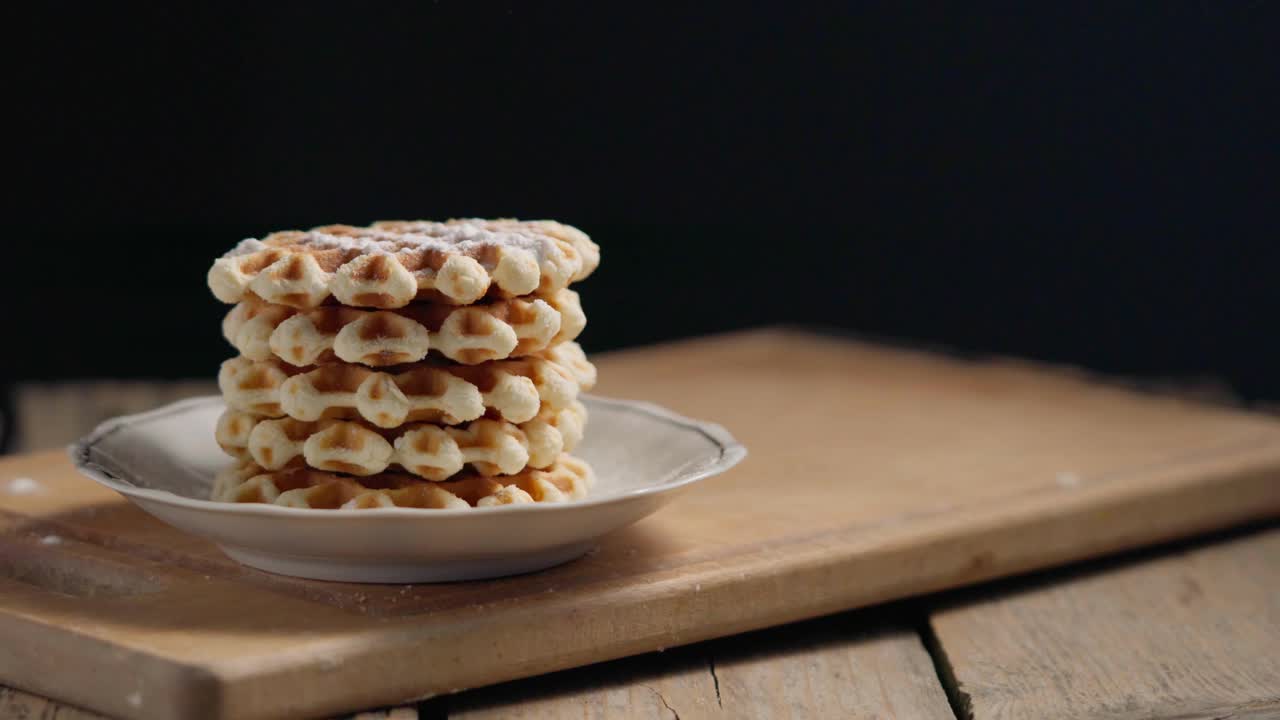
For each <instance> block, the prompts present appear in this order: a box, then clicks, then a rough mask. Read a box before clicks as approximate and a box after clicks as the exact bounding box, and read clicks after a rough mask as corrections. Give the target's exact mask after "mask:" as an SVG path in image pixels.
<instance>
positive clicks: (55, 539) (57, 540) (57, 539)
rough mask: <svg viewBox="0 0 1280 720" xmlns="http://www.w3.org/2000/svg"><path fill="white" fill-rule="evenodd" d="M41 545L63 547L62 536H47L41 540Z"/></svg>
mask: <svg viewBox="0 0 1280 720" xmlns="http://www.w3.org/2000/svg"><path fill="white" fill-rule="evenodd" d="M40 544H41V545H61V544H62V536H60V535H45V536H44V537H42V538H40Z"/></svg>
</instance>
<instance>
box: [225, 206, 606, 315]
mask: <svg viewBox="0 0 1280 720" xmlns="http://www.w3.org/2000/svg"><path fill="white" fill-rule="evenodd" d="M599 261H600V249H599V248H598V247H597V246H596V245H595V243H593V242H591V239H590V238H588V237H587V236H586V234H584V233H582V232H581V231H580V230H577V229H576V228H573V227H570V226H568V225H561V224H560V223H556V222H552V221H547V220H543V221H524V222H521V221H516V220H477V219H466V220H450V221H448V222H443V223H441V222H430V221H411V222H406V221H384V222H379V223H375V224H374V225H372V226H370V227H353V226H350V225H327V226H324V227H318V228H315V229H313V230H310V231H306V232H304V231H299V230H289V231H285V232H277V233H272V234H271V235H268V236H266V237H265V238H263V239H261V240H256V239H249V240H245V241H243V242H241V243H240V244H239V245H238V246H236V247H235V248H234V249H232V250H231V251H230V252H228V253H227V254H226V255H224V256H223V257H221V258H219V259H218V260H217V261H215V262H214V264H213V267H212V268H210V270H209V275H208V283H209V288H210V289H211V290H212V291H213V294H214V295H215V296H217V298H218V299H219V300H221V301H223V302H226V303H238V302H240V301H242V300H244V299H245V298H246V296H248V295H254V296H257V297H259V298H262V299H264V300H266V301H268V302H271V303H275V304H277V305H287V306H290V307H295V308H304V309H305V308H313V307H317V306H319V305H321V304H322V303H324V301H325V300H326V299H328V298H329V297H330V296H332V297H334V298H335V299H337V301H338V302H339V303H341V304H343V305H348V306H352V307H374V308H398V307H404V306H405V305H408V304H409V303H410V302H412V301H414V300H415V299H416V300H428V301H435V302H444V303H449V304H454V305H469V304H471V303H474V302H476V301H478V300H480V299H481V298H484V297H516V296H520V295H527V294H530V293H533V292H538V293H540V294H543V295H547V294H551V293H554V292H556V291H558V290H561V289H563V288H565V287H567V286H568V285H569V283H571V282H573V281H575V280H581V279H583V278H585V277H587V276H588V275H590V274H591V272H592V271H594V270H595V268H596V265H597V264H598V263H599Z"/></svg>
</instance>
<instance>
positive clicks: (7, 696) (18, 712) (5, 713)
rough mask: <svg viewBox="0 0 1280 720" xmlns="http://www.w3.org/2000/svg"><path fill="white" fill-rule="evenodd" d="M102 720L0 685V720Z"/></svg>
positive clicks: (89, 713) (81, 711) (82, 711)
mask: <svg viewBox="0 0 1280 720" xmlns="http://www.w3.org/2000/svg"><path fill="white" fill-rule="evenodd" d="M36 718H39V720H104V716H102V715H99V714H97V713H92V712H89V711H88V710H81V709H80V708H77V707H72V706H70V705H63V704H62V703H60V702H55V701H53V700H48V699H46V698H42V697H40V696H39V695H32V694H31V693H28V692H23V691H21V690H17V689H14V688H8V687H4V686H3V685H0V720H35V719H36Z"/></svg>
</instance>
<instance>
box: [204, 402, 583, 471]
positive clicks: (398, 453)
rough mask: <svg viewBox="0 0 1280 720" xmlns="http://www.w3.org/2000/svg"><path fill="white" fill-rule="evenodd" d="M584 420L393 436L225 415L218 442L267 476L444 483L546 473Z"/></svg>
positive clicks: (415, 428)
mask: <svg viewBox="0 0 1280 720" xmlns="http://www.w3.org/2000/svg"><path fill="white" fill-rule="evenodd" d="M586 420H587V410H586V408H585V407H583V406H582V404H581V403H576V402H575V403H573V404H572V405H570V406H569V407H567V408H565V409H563V410H559V411H552V410H547V411H544V412H542V413H539V415H538V417H536V418H534V419H533V420H530V421H529V422H526V423H522V424H520V425H513V424H511V423H507V422H502V421H500V420H488V419H484V420H475V421H473V422H470V423H467V424H466V425H462V426H458V427H443V428H442V427H439V426H436V425H429V424H410V425H405V426H403V427H399V428H396V429H394V430H386V429H379V428H376V427H373V426H371V425H368V424H367V423H362V422H352V421H344V420H334V419H325V420H318V421H315V422H306V421H304V420H294V419H293V418H263V417H260V416H257V415H251V414H249V413H244V412H240V411H238V410H228V411H226V412H225V413H223V415H222V417H221V418H220V419H219V421H218V426H217V431H216V437H217V440H218V444H219V445H221V446H222V449H223V450H224V451H226V452H227V454H229V455H231V456H233V457H235V458H238V459H240V460H244V461H250V460H252V461H253V462H255V463H256V464H258V465H260V466H262V467H263V468H266V469H267V470H280V469H284V468H287V467H293V466H299V465H302V464H304V463H305V464H306V465H307V466H309V467H311V468H313V469H316V470H328V471H332V472H340V473H347V474H350V475H361V476H365V475H375V474H377V473H381V472H383V471H385V470H387V469H388V468H390V467H392V466H395V467H396V468H399V469H401V470H403V471H406V472H409V473H412V474H414V475H418V476H421V477H424V478H426V479H428V480H446V479H448V478H449V477H450V476H452V475H455V474H457V473H458V472H460V471H461V470H462V469H463V467H464V466H470V467H471V469H473V470H474V471H475V472H477V473H479V474H481V475H485V476H490V475H499V474H502V475H511V474H514V473H518V472H520V471H521V470H524V469H525V468H526V467H532V468H545V467H548V466H550V465H551V464H552V463H553V462H555V460H556V458H557V457H558V456H559V455H560V453H562V452H571V451H572V450H573V449H574V448H575V447H577V445H578V443H579V442H580V441H581V440H582V431H583V428H584V426H585V425H586Z"/></svg>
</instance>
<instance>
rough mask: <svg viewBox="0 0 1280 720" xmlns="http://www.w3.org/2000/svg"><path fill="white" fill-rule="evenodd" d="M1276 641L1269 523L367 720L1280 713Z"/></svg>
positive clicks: (26, 708) (51, 433) (8, 698)
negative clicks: (426, 719)
mask: <svg viewBox="0 0 1280 720" xmlns="http://www.w3.org/2000/svg"><path fill="white" fill-rule="evenodd" d="M133 387H134V386H129V387H128V388H126V389H125V390H124V391H123V392H122V391H120V390H119V389H118V388H117V389H115V390H107V391H104V392H101V393H99V394H97V395H93V394H87V393H86V392H85V388H77V389H76V390H75V391H74V392H70V393H66V392H61V394H60V391H57V390H56V389H54V390H49V389H37V390H35V391H31V392H28V393H26V394H25V395H24V394H22V393H20V395H19V404H18V405H19V407H20V408H27V411H26V412H28V413H38V412H39V411H40V409H41V408H55V409H57V412H56V418H57V419H54V418H53V417H45V418H41V417H39V416H36V417H30V416H28V417H25V418H22V419H21V421H22V422H23V424H25V425H27V426H32V425H33V424H34V426H36V427H39V428H40V432H41V435H40V438H42V439H43V440H44V441H45V442H49V441H50V439H53V440H52V441H53V442H62V441H63V440H64V439H65V438H61V437H60V436H59V432H62V433H64V434H65V433H71V434H72V435H73V434H78V433H79V432H80V431H81V430H82V429H83V427H82V426H83V424H84V423H85V422H89V421H90V420H87V419H86V418H88V419H96V417H97V416H98V415H100V414H102V412H104V410H103V408H97V407H95V403H93V402H89V403H85V402H83V400H75V398H81V399H82V398H85V397H101V398H109V399H110V403H111V407H110V408H108V411H109V412H110V413H114V412H116V411H118V410H119V409H120V408H128V409H133V408H134V407H136V406H137V405H139V404H145V403H146V402H148V401H147V400H145V399H138V398H134V399H132V400H131V399H130V398H132V397H133V395H132V394H131V390H132V389H133ZM192 387H193V388H194V389H199V386H192ZM32 392H34V395H33V394H32ZM146 392H148V393H150V394H149V395H148V396H147V397H156V396H159V397H166V398H167V397H168V396H169V395H170V394H171V393H170V392H169V391H162V392H159V393H157V391H155V390H154V389H151V390H147V391H146ZM40 393H45V395H44V396H41V395H40ZM50 393H52V394H50ZM63 395H65V396H66V397H67V398H68V402H62V403H60V402H58V398H59V397H62V396H63ZM32 397H36V398H37V401H30V399H31V398H32ZM41 397H43V399H42V400H41V399H40V398H41ZM24 398H25V400H24ZM59 423H61V428H62V429H61V430H59V429H58V428H59V427H60V426H59ZM69 436H71V435H68V437H69ZM1276 482H1277V488H1278V490H1277V492H1280V478H1277V480H1276ZM1277 647H1280V526H1277V525H1275V524H1261V525H1254V526H1251V527H1247V528H1243V529H1237V530H1234V531H1229V532H1226V533H1220V534H1218V535H1215V536H1212V537H1208V538H1200V539H1198V540H1196V541H1190V542H1184V543H1181V544H1177V545H1165V546H1161V547H1158V548H1155V549H1150V550H1145V551H1141V552H1136V553H1130V554H1128V555H1125V556H1121V557H1117V558H1112V559H1109V560H1105V561H1097V562H1092V563H1087V564H1083V565H1076V566H1072V567H1068V568H1065V569H1060V570H1054V571H1047V572H1042V573H1039V574H1036V575H1032V576H1029V577H1022V578H1018V579H1014V580H1006V581H999V582H995V583H988V584H986V585H981V586H977V587H975V588H970V589H967V590H960V591H954V592H950V593H945V594H941V595H932V596H926V597H923V598H916V599H911V600H905V601H899V602H897V603H893V604H890V605H888V606H881V607H876V608H871V609H867V610H859V611H853V612H848V613H843V614H840V615H836V616H832V617H827V618H822V619H818V620H812V621H808V622H804V623H799V624H794V625H788V626H782V627H777V628H773V629H769V630H763V631H759V632H754V633H749V634H746V635H740V636H736V637H730V638H725V639H721V640H714V641H709V642H703V643H699V644H695V645H690V646H685V647H680V648H673V649H669V650H666V651H664V652H660V653H651V654H648V655H643V656H639V657H632V658H627V659H623V660H617V661H613V662H607V663H602V664H598V665H593V666H589V667H584V668H579V669H575V670H569V671H564V672H560V673H555V674H552V675H548V676H541V677H535V678H530V679H525V680H520V681H515V682H510V683H505V684H501V685H496V686H490V687H487V688H481V689H478V690H473V691H469V692H465V693H460V694H457V695H452V696H446V697H439V698H435V699H432V700H430V701H427V702H425V703H422V704H419V705H417V706H405V707H399V708H391V709H378V710H371V711H369V712H367V713H363V714H361V715H359V716H358V717H394V718H400V717H404V718H410V717H475V718H483V717H494V718H508V717H517V718H518V717H528V718H557V717H575V718H576V717H601V718H604V717H609V718H612V717H636V718H649V717H653V718H666V717H678V718H686V719H688V718H699V717H724V718H755V717H760V718H772V717H820V718H825V717H899V718H951V717H961V718H968V717H974V718H1023V717H1063V718H1109V719H1123V718H1170V719H1172V718H1179V719H1183V718H1187V719H1190V718H1219V717H1231V718H1270V717H1280V652H1277V651H1276V650H1275V648H1277ZM2 651H3V649H0V652H2ZM36 717H39V718H54V717H57V718H76V717H96V716H95V715H92V714H90V713H86V712H83V711H80V710H78V709H75V708H71V707H68V706H65V705H60V704H57V703H55V702H52V701H49V700H45V699H43V698H39V697H36V696H34V695H31V694H28V693H24V692H22V691H19V690H14V689H5V688H0V719H3V718H36Z"/></svg>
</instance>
